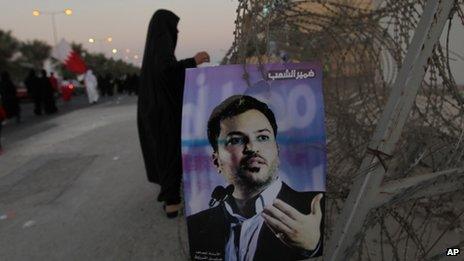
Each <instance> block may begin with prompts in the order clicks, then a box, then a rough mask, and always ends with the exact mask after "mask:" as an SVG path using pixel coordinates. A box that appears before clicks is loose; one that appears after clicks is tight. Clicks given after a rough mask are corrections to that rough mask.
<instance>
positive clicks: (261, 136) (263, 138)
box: [256, 135, 269, 141]
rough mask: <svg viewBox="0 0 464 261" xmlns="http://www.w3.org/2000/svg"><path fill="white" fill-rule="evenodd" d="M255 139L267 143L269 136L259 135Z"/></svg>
mask: <svg viewBox="0 0 464 261" xmlns="http://www.w3.org/2000/svg"><path fill="white" fill-rule="evenodd" d="M256 139H257V140H258V141H268V140H269V136H267V135H259V136H258V137H257V138H256Z"/></svg>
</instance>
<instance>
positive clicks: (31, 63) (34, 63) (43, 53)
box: [20, 40, 52, 69]
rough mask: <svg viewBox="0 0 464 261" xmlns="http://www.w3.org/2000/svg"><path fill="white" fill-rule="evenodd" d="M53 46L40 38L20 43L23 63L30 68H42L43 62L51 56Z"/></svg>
mask: <svg viewBox="0 0 464 261" xmlns="http://www.w3.org/2000/svg"><path fill="white" fill-rule="evenodd" d="M51 50H52V47H51V46H50V45H48V44H47V43H45V42H43V41H39V40H33V41H27V42H25V43H22V44H21V45H20V51H21V54H22V57H21V59H20V62H21V65H22V66H24V67H30V68H35V69H38V68H42V66H43V62H44V61H45V60H46V59H48V58H49V57H50V52H51Z"/></svg>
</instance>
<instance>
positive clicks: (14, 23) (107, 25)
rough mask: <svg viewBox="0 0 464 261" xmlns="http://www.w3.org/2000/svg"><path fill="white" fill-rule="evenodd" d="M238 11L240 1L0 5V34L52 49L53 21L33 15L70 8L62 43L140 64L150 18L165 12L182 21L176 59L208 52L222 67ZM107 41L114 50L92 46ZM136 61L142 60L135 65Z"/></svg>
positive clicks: (43, 0)
mask: <svg viewBox="0 0 464 261" xmlns="http://www.w3.org/2000/svg"><path fill="white" fill-rule="evenodd" d="M237 5H238V1H237V0H194V1H193V0H15V1H12V0H0V29H2V30H11V31H12V33H13V35H14V36H15V37H16V38H18V39H20V40H33V39H39V40H43V41H46V42H48V43H49V44H53V42H54V41H53V29H52V28H53V27H52V21H51V16H49V15H41V16H38V17H35V16H33V15H32V11H33V10H35V9H37V10H41V11H49V12H53V11H62V10H64V9H66V8H71V9H72V10H73V14H72V15H71V16H66V15H64V14H60V15H57V16H56V26H57V34H58V40H59V39H61V38H64V39H66V40H67V41H69V42H70V41H74V42H78V43H82V44H83V45H84V47H85V48H86V49H87V50H89V51H91V52H101V51H104V52H105V53H106V54H107V55H108V56H110V55H112V54H111V50H112V49H113V48H116V49H117V50H118V53H116V55H114V56H115V58H122V59H124V58H125V57H126V56H128V57H129V61H131V62H133V63H135V64H137V63H139V62H140V61H141V58H142V55H143V49H144V45H145V38H146V34H147V29H148V23H149V21H150V18H151V16H152V15H153V13H154V12H155V11H156V10H157V9H161V8H163V9H168V10H171V11H173V12H174V13H176V14H177V15H178V16H179V17H180V22H179V25H178V29H179V39H178V44H177V50H176V56H177V58H178V59H183V58H188V57H192V56H194V55H195V53H197V52H199V51H207V52H208V53H209V54H210V55H211V62H212V63H218V62H219V61H220V60H221V59H222V57H223V56H224V55H225V53H226V51H227V50H228V49H229V47H230V46H231V45H232V41H233V31H234V28H235V24H234V21H235V17H236V13H235V11H236V9H237ZM108 36H111V37H112V38H113V42H112V43H111V44H108V43H105V42H104V41H97V43H94V44H90V43H89V42H88V39H89V38H95V39H104V38H106V37H108ZM126 49H129V53H127V51H126ZM135 55H138V59H134V56H135Z"/></svg>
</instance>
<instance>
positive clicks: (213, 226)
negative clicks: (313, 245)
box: [187, 183, 324, 261]
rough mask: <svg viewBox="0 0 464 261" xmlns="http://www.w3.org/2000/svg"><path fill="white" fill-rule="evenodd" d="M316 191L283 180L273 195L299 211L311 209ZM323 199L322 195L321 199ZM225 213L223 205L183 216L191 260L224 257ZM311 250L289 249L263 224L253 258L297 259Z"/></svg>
mask: <svg viewBox="0 0 464 261" xmlns="http://www.w3.org/2000/svg"><path fill="white" fill-rule="evenodd" d="M319 193H320V192H297V191H295V190H293V189H291V188H290V187H289V186H288V185H286V184H285V183H282V188H281V190H280V191H279V194H278V195H277V198H278V199H281V200H282V201H284V202H286V203H287V204H289V205H291V206H292V207H294V208H295V209H297V210H298V211H300V212H301V213H303V214H309V213H310V212H311V201H312V199H313V198H314V197H315V196H316V195H317V194H319ZM323 199H324V198H323ZM323 199H322V200H321V209H322V213H323V215H324V200H323ZM227 216H228V213H227V210H226V209H225V207H224V206H223V205H219V206H216V207H213V208H210V209H207V210H204V211H201V212H199V213H197V214H194V215H191V216H189V217H187V226H188V233H189V242H190V255H191V258H192V260H225V257H224V252H225V246H226V244H227V240H228V239H229V233H230V231H229V230H230V223H229V222H228V221H227V218H226V217H227ZM323 226H324V217H323V218H322V222H321V227H320V230H321V239H320V246H319V249H318V250H317V251H318V252H317V253H316V254H315V255H314V256H320V255H321V254H322V243H321V242H322V234H323V230H322V228H323ZM312 254H313V253H312V252H310V251H304V250H302V249H295V248H290V247H288V246H287V245H285V244H283V243H282V242H281V241H280V240H279V239H278V238H277V237H276V236H275V235H274V233H273V232H272V231H271V230H270V229H269V227H268V226H267V225H266V224H263V226H262V228H261V231H260V232H259V237H258V244H257V247H256V252H255V256H254V260H266V261H268V260H279V261H281V260H301V259H305V258H308V257H309V255H312Z"/></svg>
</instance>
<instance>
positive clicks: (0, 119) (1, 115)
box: [0, 95, 6, 155]
mask: <svg viewBox="0 0 464 261" xmlns="http://www.w3.org/2000/svg"><path fill="white" fill-rule="evenodd" d="M0 98H1V95H0ZM5 119H6V111H5V109H4V108H3V105H2V99H0V155H2V154H3V148H2V127H3V121H4V120H5Z"/></svg>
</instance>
